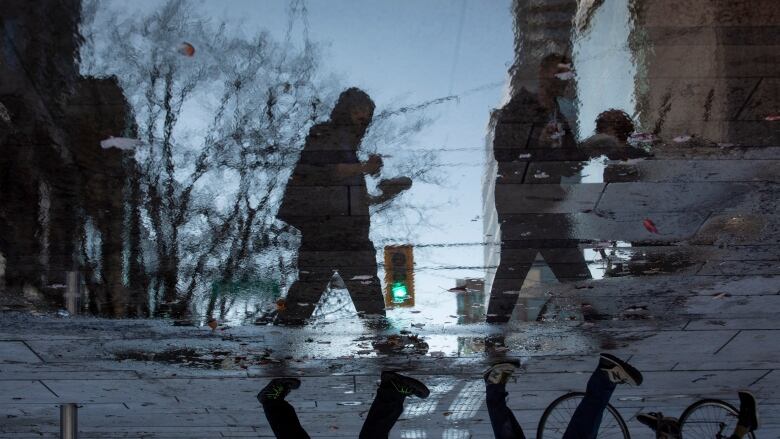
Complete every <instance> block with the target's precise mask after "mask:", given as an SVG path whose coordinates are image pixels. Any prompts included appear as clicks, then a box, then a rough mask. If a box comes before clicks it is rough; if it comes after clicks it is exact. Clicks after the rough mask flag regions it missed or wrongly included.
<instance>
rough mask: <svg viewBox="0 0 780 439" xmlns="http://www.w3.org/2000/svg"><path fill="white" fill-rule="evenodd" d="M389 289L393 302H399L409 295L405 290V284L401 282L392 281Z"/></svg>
mask: <svg viewBox="0 0 780 439" xmlns="http://www.w3.org/2000/svg"><path fill="white" fill-rule="evenodd" d="M390 291H391V292H392V294H393V302H395V303H401V302H403V301H404V300H406V299H407V297H408V296H409V292H408V291H407V290H406V284H405V283H403V282H393V285H392V287H390Z"/></svg>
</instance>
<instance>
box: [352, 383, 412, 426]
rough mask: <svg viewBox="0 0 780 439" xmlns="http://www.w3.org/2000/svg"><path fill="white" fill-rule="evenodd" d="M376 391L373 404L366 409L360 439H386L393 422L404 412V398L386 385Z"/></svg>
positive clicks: (389, 385)
mask: <svg viewBox="0 0 780 439" xmlns="http://www.w3.org/2000/svg"><path fill="white" fill-rule="evenodd" d="M386 385H387V386H388V387H382V386H380V387H379V388H377V390H376V396H375V397H374V402H372V403H371V408H370V409H368V414H367V415H366V420H365V421H364V422H363V428H362V429H361V430H360V439H387V436H388V435H389V434H390V430H391V429H392V428H393V425H395V421H397V420H398V418H399V417H400V416H401V413H403V411H404V396H403V395H401V394H400V393H398V391H396V390H395V389H393V388H392V387H391V384H386Z"/></svg>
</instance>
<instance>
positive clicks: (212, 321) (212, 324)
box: [206, 319, 218, 331]
mask: <svg viewBox="0 0 780 439" xmlns="http://www.w3.org/2000/svg"><path fill="white" fill-rule="evenodd" d="M206 324H207V325H209V328H211V330H212V331H214V330H215V329H217V326H218V323H217V319H209V321H208V322H206Z"/></svg>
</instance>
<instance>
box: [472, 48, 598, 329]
mask: <svg viewBox="0 0 780 439" xmlns="http://www.w3.org/2000/svg"><path fill="white" fill-rule="evenodd" d="M570 69H571V61H570V60H569V59H568V58H567V57H565V56H562V55H557V54H551V55H548V56H546V57H545V58H544V59H543V60H542V61H541V64H540V66H539V78H538V81H539V92H538V93H533V92H531V91H529V90H527V89H525V88H521V89H520V90H519V91H518V92H517V93H515V95H514V96H513V97H512V99H511V100H510V101H509V103H507V105H505V106H504V107H503V108H501V109H500V110H498V111H497V112H496V118H495V130H494V139H493V155H494V157H495V160H496V162H498V170H497V178H496V186H495V192H496V198H495V207H496V213H497V214H498V222H499V223H500V227H501V231H502V242H501V260H500V262H499V265H498V267H497V268H496V275H495V278H494V280H493V284H492V287H491V291H490V302H489V305H488V310H487V321H488V322H491V323H501V322H506V321H508V320H509V318H510V316H511V315H512V310H513V309H514V306H515V303H516V302H517V297H518V294H519V291H520V288H521V287H522V285H523V281H524V280H525V277H526V275H527V274H528V271H529V270H530V269H531V267H532V265H533V263H534V260H535V259H536V255H537V254H538V253H541V255H542V257H543V258H544V260H545V262H546V263H547V265H548V266H549V267H550V269H551V270H552V272H553V274H555V277H556V278H557V279H558V280H559V281H561V282H565V281H576V280H582V279H589V278H590V271H589V270H588V266H587V263H586V262H585V258H584V256H583V254H582V251H581V250H580V249H579V247H578V241H577V240H576V239H573V237H571V236H570V235H571V229H572V228H573V227H574V226H573V224H572V222H571V220H570V218H569V215H568V214H565V213H548V214H545V218H547V219H548V220H549V221H547V224H545V226H544V227H545V228H546V229H547V230H548V231H547V232H546V236H548V237H550V239H527V238H521V237H511V238H510V237H508V236H507V234H506V230H507V229H509V228H510V227H511V226H512V225H513V223H523V222H524V221H526V220H527V219H528V215H522V214H519V215H518V214H515V212H517V211H516V210H514V211H513V208H514V207H513V204H515V203H517V202H516V201H514V200H513V199H512V196H511V195H512V191H515V190H518V189H517V186H516V185H515V183H524V184H527V182H528V181H529V180H528V178H529V177H528V176H526V177H525V179H524V180H523V175H525V174H526V173H527V171H526V168H527V167H528V163H527V162H528V161H529V160H534V161H542V162H543V161H549V160H554V161H561V160H566V161H568V165H571V166H570V167H569V168H568V170H563V171H556V172H559V174H560V177H561V178H563V177H569V176H572V175H577V174H578V173H579V169H580V167H579V166H577V165H576V163H577V162H581V161H583V160H586V157H585V156H584V155H583V154H582V153H581V152H580V151H579V150H578V148H577V143H576V140H575V137H574V134H573V133H572V130H571V127H570V125H569V122H568V121H567V118H566V117H565V114H564V112H563V111H562V106H561V101H562V97H563V95H564V94H565V89H566V87H567V80H566V78H570V77H571V71H570ZM573 163H574V165H572V164H573ZM515 175H520V180H517V179H516V178H517V177H513V176H515ZM513 178H515V180H513ZM531 178H533V177H531ZM531 181H532V182H534V181H533V180H531ZM555 183H560V181H556V182H555ZM559 189H560V190H559V191H558V193H554V191H555V188H553V187H551V185H550V186H547V187H546V188H545V190H546V191H547V193H545V198H560V199H563V198H564V197H565V195H566V194H565V191H564V189H563V188H559ZM510 239H511V241H510Z"/></svg>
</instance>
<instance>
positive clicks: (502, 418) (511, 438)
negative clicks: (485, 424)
mask: <svg viewBox="0 0 780 439" xmlns="http://www.w3.org/2000/svg"><path fill="white" fill-rule="evenodd" d="M485 393H486V394H487V397H486V403H487V409H488V415H489V416H490V424H491V425H492V426H493V435H495V437H496V439H525V435H524V434H523V429H522V428H520V424H518V423H517V419H515V415H514V414H513V413H512V410H510V409H509V407H507V406H506V396H507V395H508V393H506V385H505V384H487V385H486V386H485Z"/></svg>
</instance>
